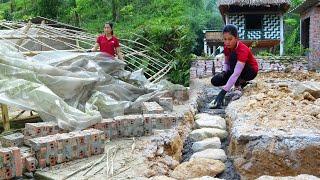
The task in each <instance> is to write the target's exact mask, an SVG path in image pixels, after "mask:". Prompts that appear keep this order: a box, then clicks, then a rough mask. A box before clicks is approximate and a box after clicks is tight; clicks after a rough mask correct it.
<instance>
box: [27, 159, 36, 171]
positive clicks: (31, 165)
mask: <svg viewBox="0 0 320 180" xmlns="http://www.w3.org/2000/svg"><path fill="white" fill-rule="evenodd" d="M25 166H26V170H27V171H28V172H34V171H35V170H36V166H37V160H36V158H34V157H27V158H26V162H25Z"/></svg>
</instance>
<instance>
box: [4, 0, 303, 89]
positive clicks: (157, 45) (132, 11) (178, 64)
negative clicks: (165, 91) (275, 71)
mask: <svg viewBox="0 0 320 180" xmlns="http://www.w3.org/2000/svg"><path fill="white" fill-rule="evenodd" d="M300 1H302V0H292V3H293V6H296V5H297V4H299V3H300ZM34 16H43V17H47V18H51V19H56V20H58V21H61V22H64V23H68V24H72V25H75V26H79V27H82V28H84V29H86V30H88V31H89V32H91V33H94V34H98V33H101V32H102V30H103V25H104V23H105V22H107V21H112V22H114V23H115V34H116V35H117V36H118V37H120V38H122V39H131V38H133V37H134V34H137V35H140V36H142V37H145V38H146V39H148V40H149V41H151V42H153V48H154V49H156V50H159V51H160V49H164V50H165V51H167V52H169V53H170V54H171V55H172V56H171V57H170V58H174V59H175V65H174V69H173V70H172V71H171V72H170V74H169V76H168V77H169V79H170V80H171V81H172V82H174V83H180V84H184V85H188V80H189V68H190V59H191V58H192V56H193V55H198V56H200V55H202V54H203V36H204V34H203V30H204V29H221V28H222V27H223V21H222V18H221V15H220V13H219V11H218V8H217V6H216V0H130V1H128V0H0V19H6V20H25V19H28V18H31V17H34ZM285 25H286V31H285V37H286V42H285V47H286V49H285V50H286V53H287V54H289V55H290V54H292V55H298V54H300V53H301V49H300V46H299V43H298V41H299V38H300V37H299V17H298V15H294V14H287V15H286V18H285Z"/></svg>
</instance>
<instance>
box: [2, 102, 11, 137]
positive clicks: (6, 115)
mask: <svg viewBox="0 0 320 180" xmlns="http://www.w3.org/2000/svg"><path fill="white" fill-rule="evenodd" d="M1 113H2V121H3V128H4V131H9V130H10V122H9V112H8V106H7V105H5V104H1Z"/></svg>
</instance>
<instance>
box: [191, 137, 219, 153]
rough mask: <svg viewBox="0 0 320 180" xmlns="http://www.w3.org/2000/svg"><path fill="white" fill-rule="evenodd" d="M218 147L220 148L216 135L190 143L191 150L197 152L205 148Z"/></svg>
mask: <svg viewBox="0 0 320 180" xmlns="http://www.w3.org/2000/svg"><path fill="white" fill-rule="evenodd" d="M220 148H221V141H220V139H219V138H218V137H213V138H208V139H204V140H202V141H197V142H195V143H193V145H192V150H193V152H198V151H202V150H205V149H220Z"/></svg>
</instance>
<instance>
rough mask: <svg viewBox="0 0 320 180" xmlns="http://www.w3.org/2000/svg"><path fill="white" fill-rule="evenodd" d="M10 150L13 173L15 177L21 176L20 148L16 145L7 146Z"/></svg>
mask: <svg viewBox="0 0 320 180" xmlns="http://www.w3.org/2000/svg"><path fill="white" fill-rule="evenodd" d="M9 149H10V150H11V151H12V155H13V164H14V166H13V168H14V170H13V175H14V176H15V177H21V176H22V168H23V165H22V160H21V153H20V149H19V148H18V147H10V148H9Z"/></svg>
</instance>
